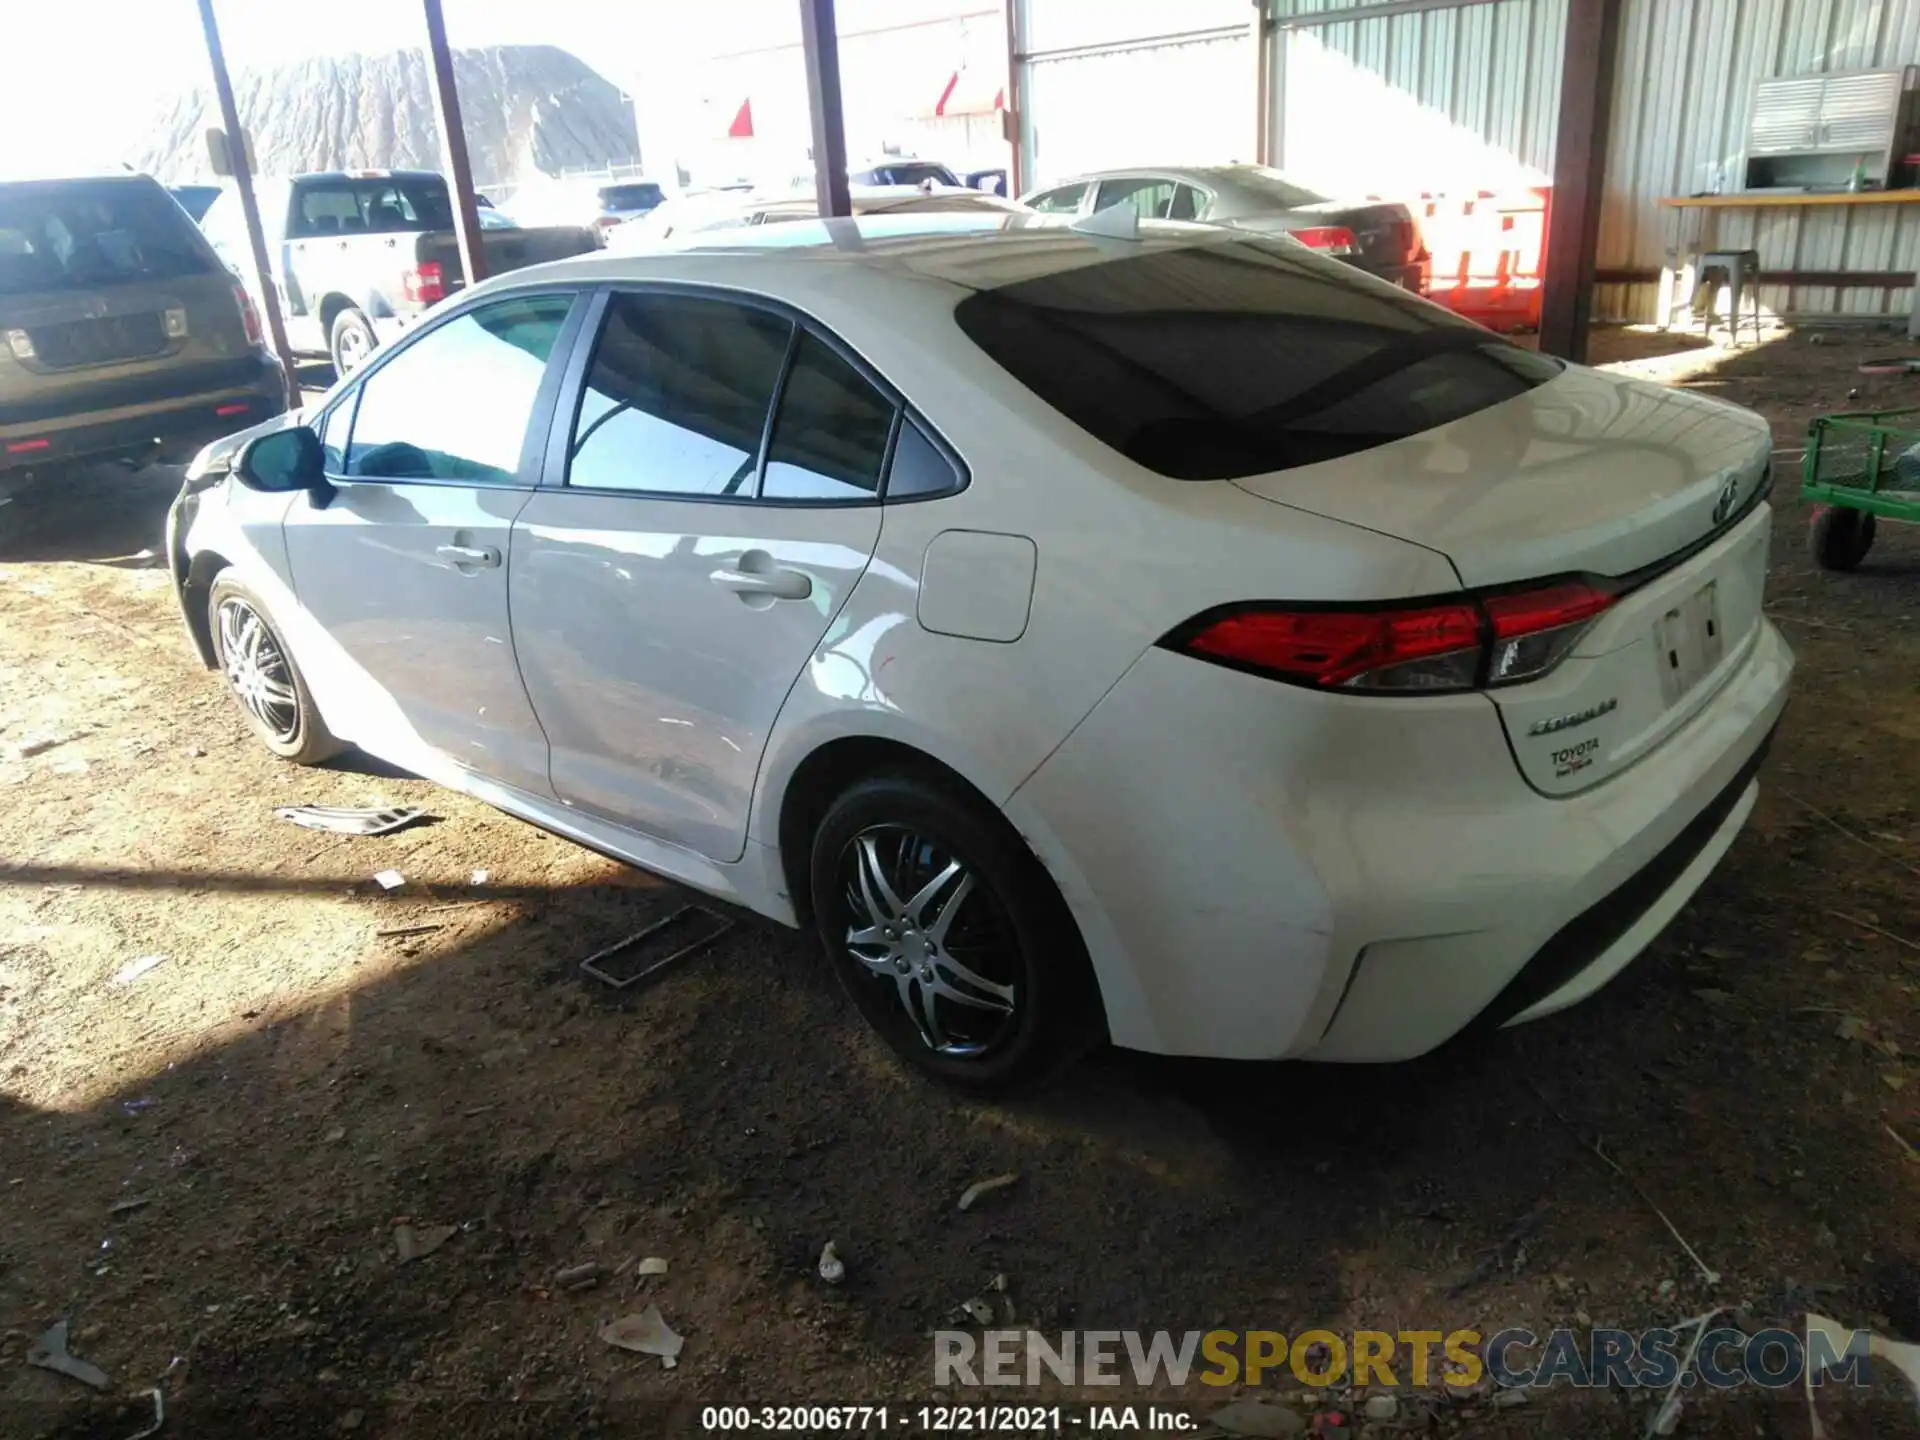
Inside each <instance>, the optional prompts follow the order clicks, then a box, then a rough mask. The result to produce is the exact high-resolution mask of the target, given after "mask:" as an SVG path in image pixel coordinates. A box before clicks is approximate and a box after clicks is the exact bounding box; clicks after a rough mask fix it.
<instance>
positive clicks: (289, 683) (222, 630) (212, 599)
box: [207, 575, 347, 765]
mask: <svg viewBox="0 0 1920 1440" xmlns="http://www.w3.org/2000/svg"><path fill="white" fill-rule="evenodd" d="M207 624H208V626H209V627H210V629H211V633H212V635H213V655H214V660H215V662H216V663H217V664H218V665H219V667H220V671H221V674H222V675H223V677H224V678H225V680H226V682H227V693H228V694H229V695H231V696H232V697H233V700H234V703H235V704H236V705H238V706H239V707H240V713H241V714H242V715H243V716H245V717H246V721H247V725H248V727H249V728H251V729H252V731H253V733H254V734H255V735H257V736H259V737H260V743H261V744H263V745H265V746H266V747H267V749H269V750H271V751H272V752H273V753H274V754H276V755H278V756H279V757H280V758H281V759H282V760H291V761H292V762H293V763H294V764H296V765H318V764H319V763H320V762H321V761H323V760H331V759H332V758H333V757H334V756H336V755H338V754H339V753H340V752H341V751H343V750H345V749H346V748H347V746H346V743H345V742H344V741H342V740H339V739H337V738H336V737H335V736H334V734H333V732H332V731H331V730H329V729H327V722H326V721H325V720H322V719H321V718H320V711H319V709H318V707H316V706H315V705H314V703H313V696H312V694H311V693H310V692H309V691H308V690H307V681H306V677H305V676H303V675H302V674H301V673H300V667H299V666H297V665H295V664H294V663H293V652H292V651H291V650H289V649H288V648H287V643H286V641H285V640H284V639H282V638H281V635H280V632H279V631H278V630H276V629H275V628H274V626H273V622H272V621H270V620H269V619H267V610H266V606H264V605H262V604H261V603H260V600H259V598H258V597H257V596H256V595H254V593H253V592H252V591H251V590H249V589H247V587H246V586H244V585H242V584H241V583H240V582H239V581H238V580H235V579H233V578H232V577H231V576H228V575H220V576H217V577H216V578H215V579H214V582H213V585H212V586H211V587H210V589H209V591H208V594H207Z"/></svg>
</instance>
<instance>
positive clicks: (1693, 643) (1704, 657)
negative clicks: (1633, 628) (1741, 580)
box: [1654, 582, 1726, 706]
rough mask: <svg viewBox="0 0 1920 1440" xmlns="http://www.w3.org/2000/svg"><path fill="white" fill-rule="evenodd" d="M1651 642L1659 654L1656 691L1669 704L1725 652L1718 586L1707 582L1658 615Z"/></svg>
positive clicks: (1697, 682)
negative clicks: (1658, 674) (1658, 676)
mask: <svg viewBox="0 0 1920 1440" xmlns="http://www.w3.org/2000/svg"><path fill="white" fill-rule="evenodd" d="M1654 642H1655V646H1656V649H1657V652H1658V656H1659V666H1660V694H1661V697H1662V698H1663V699H1664V700H1665V701H1666V703H1667V704H1668V705H1669V706H1672V705H1675V704H1677V703H1678V702H1679V701H1680V700H1681V698H1682V697H1683V696H1685V695H1686V694H1687V692H1688V691H1690V690H1692V689H1693V687H1694V686H1696V685H1698V684H1699V683H1700V681H1701V680H1702V679H1703V678H1704V677H1705V676H1706V675H1708V674H1709V673H1710V672H1711V671H1712V670H1713V668H1714V667H1715V666H1716V665H1718V664H1719V663H1720V657H1721V656H1722V655H1724V654H1725V653H1726V629H1725V626H1723V625H1722V624H1721V620H1720V603H1719V587H1718V586H1717V585H1715V584H1714V583H1712V582H1708V583H1707V584H1705V585H1702V586H1701V587H1700V588H1699V589H1698V590H1696V591H1694V592H1693V594H1692V595H1690V596H1689V597H1688V598H1687V599H1686V600H1684V601H1682V602H1681V603H1680V604H1678V605H1676V606H1675V607H1674V608H1673V609H1671V610H1669V611H1667V613H1666V614H1664V615H1662V616H1661V617H1660V621H1659V623H1658V624H1657V625H1656V626H1655V627H1654Z"/></svg>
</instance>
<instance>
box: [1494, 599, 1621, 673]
mask: <svg viewBox="0 0 1920 1440" xmlns="http://www.w3.org/2000/svg"><path fill="white" fill-rule="evenodd" d="M1613 601H1614V597H1613V596H1611V595H1609V594H1607V592H1606V591H1604V590H1596V589H1595V588H1594V587H1593V586H1591V585H1589V584H1587V583H1586V581H1584V580H1570V581H1568V582H1566V583H1565V584H1563V585H1550V586H1548V587H1547V588H1546V589H1544V590H1522V591H1515V592H1510V593H1508V594H1505V595H1489V596H1487V597H1486V599H1484V600H1482V601H1481V602H1480V603H1481V604H1482V605H1484V606H1485V607H1486V611H1487V620H1488V622H1489V623H1490V625H1491V627H1492V629H1493V640H1492V645H1491V649H1490V652H1489V654H1488V658H1487V683H1488V684H1489V685H1511V684H1513V683H1514V682H1516V681H1519V680H1532V679H1534V678H1535V677H1536V676H1540V675H1544V674H1546V673H1547V671H1549V670H1551V669H1552V668H1553V667H1554V666H1556V665H1558V664H1559V663H1560V662H1561V661H1562V660H1564V659H1565V658H1566V655H1567V652H1568V651H1569V650H1571V649H1573V646H1574V642H1576V641H1577V640H1579V638H1580V637H1581V636H1582V635H1584V634H1585V633H1586V630H1587V626H1588V625H1589V624H1591V623H1592V621H1593V617H1594V616H1596V615H1598V614H1599V613H1600V612H1601V611H1602V610H1605V609H1606V608H1607V607H1608V606H1609V605H1611V604H1613Z"/></svg>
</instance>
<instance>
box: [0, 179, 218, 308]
mask: <svg viewBox="0 0 1920 1440" xmlns="http://www.w3.org/2000/svg"><path fill="white" fill-rule="evenodd" d="M212 269H213V259H212V257H211V256H210V255H209V254H208V253H207V252H206V250H205V249H204V248H203V246H202V245H201V244H200V241H199V233H198V232H197V231H196V230H195V229H194V227H193V222H192V221H191V220H189V219H188V218H187V216H186V212H185V211H183V210H181V208H180V207H179V206H178V205H176V204H175V203H174V201H173V197H172V196H170V195H168V194H167V193H166V191H164V190H162V189H161V188H160V187H159V186H158V185H154V184H152V183H150V182H136V181H128V180H101V181H62V182H60V183H58V184H48V185H0V294H4V295H20V294H26V293H29V292H31V291H36V290H78V289H95V288H98V287H101V286H107V285H122V284H134V283H137V282H140V281H145V280H175V279H179V278H180V277H181V276H183V275H203V274H206V273H207V272H208V271H210V270H212Z"/></svg>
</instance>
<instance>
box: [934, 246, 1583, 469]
mask: <svg viewBox="0 0 1920 1440" xmlns="http://www.w3.org/2000/svg"><path fill="white" fill-rule="evenodd" d="M954 318H955V319H956V320H957V321H958V322H959V324H960V328H961V329H962V330H964V331H965V332H966V333H967V335H968V336H970V337H971V338H972V339H973V341H974V342H975V343H976V344H977V345H979V346H980V347H981V349H983V350H985V351H986V352H987V353H988V354H989V355H991V356H992V357H993V358H994V359H995V360H996V361H998V362H999V363H1000V364H1001V365H1002V366H1004V367H1005V368H1006V369H1007V370H1008V371H1010V372H1011V373H1012V374H1013V376H1014V377H1015V378H1016V379H1018V380H1019V381H1020V382H1021V383H1022V384H1024V385H1025V386H1026V387H1027V388H1028V389H1030V390H1032V391H1033V392H1034V393H1035V394H1036V395H1038V396H1039V397H1040V398H1041V399H1042V400H1045V401H1046V402H1047V403H1048V404H1049V405H1051V406H1053V407H1054V408H1055V409H1056V410H1058V411H1059V412H1060V413H1061V414H1063V415H1065V416H1066V417H1067V418H1068V419H1069V420H1071V421H1073V422H1074V423H1075V424H1076V425H1078V426H1080V427H1081V428H1082V429H1083V430H1086V431H1087V432H1088V433H1089V434H1091V435H1093V436H1095V437H1096V438H1098V439H1100V440H1102V441H1104V442H1105V443H1106V444H1108V445H1110V446H1112V447H1113V448H1114V449H1115V450H1118V451H1119V452H1120V453H1121V454H1122V455H1125V456H1126V457H1127V458H1128V459H1130V460H1133V461H1135V462H1137V463H1139V464H1141V465H1144V466H1146V467H1147V468H1149V469H1151V470H1157V471H1159V472H1160V473H1161V474H1162V475H1170V476H1173V477H1174V478H1176V479H1180V480H1230V479H1234V478H1236V477H1239V476H1246V475H1261V474H1265V473H1267V472H1269V471H1273V470H1287V469H1291V468H1293V467H1295V466H1298V465H1311V464H1314V463H1315V462H1317V461H1321V460H1332V459H1335V458H1337V457H1339V456H1341V455H1351V454H1353V453H1355V452H1356V451H1361V450H1369V449H1372V448H1373V447H1374V446H1376V445H1385V444H1387V443H1388V442H1389V441H1393V440H1402V439H1405V438H1406V437H1408V436H1410V435H1417V434H1419V433H1421V432H1422V431H1424V430H1431V429H1433V428H1434V427H1435V426H1437V425H1445V424H1447V423H1448V422H1449V421H1452V420H1458V419H1460V418H1461V417H1462V416H1464V415H1471V414H1473V413H1474V412H1475V411H1477V410H1484V409H1487V408H1488V407H1489V406H1493V405H1498V404H1500V403H1501V402H1502V401H1503V400H1510V399H1512V398H1513V397H1514V396H1516V395H1520V394H1523V393H1525V392H1526V391H1528V390H1531V389H1533V388H1534V387H1535V386H1536V385H1541V384H1544V383H1545V382H1546V381H1548V380H1550V379H1552V378H1553V377H1554V376H1555V375H1557V374H1559V373H1560V365H1559V362H1558V361H1555V360H1550V359H1547V358H1545V357H1544V356H1540V355H1536V354H1534V353H1533V352H1532V351H1530V350H1522V349H1520V348H1519V347H1517V346H1514V345H1510V344H1508V343H1507V342H1506V341H1504V340H1502V339H1500V338H1499V337H1498V336H1496V335H1494V334H1492V333H1490V332H1489V331H1486V330H1482V329H1481V328H1480V327H1479V326H1477V325H1473V324H1470V323H1469V322H1467V321H1465V320H1462V319H1460V318H1459V317H1458V316H1456V315H1453V314H1451V313H1450V312H1448V311H1445V310H1442V309H1440V308H1439V307H1438V306H1436V305H1430V304H1428V303H1426V302H1425V301H1423V300H1419V299H1417V298H1415V297H1414V296H1412V295H1409V294H1408V293H1407V292H1406V291H1404V290H1400V289H1397V288H1395V287H1394V286H1391V285H1388V284H1386V283H1385V282H1383V281H1378V280H1374V279H1372V278H1371V277H1368V276H1363V275H1361V274H1359V273H1358V272H1356V271H1354V270H1352V269H1350V268H1349V267H1347V266H1345V265H1343V264H1341V263H1340V262H1339V261H1336V260H1328V259H1325V258H1322V257H1320V256H1316V255H1312V254H1309V253H1307V252H1305V251H1303V250H1302V249H1301V248H1300V247H1299V246H1297V245H1290V244H1288V243H1287V242H1285V241H1273V240H1243V241H1236V242H1233V243H1229V244H1204V245H1194V246H1188V247H1183V248H1179V249H1162V250H1149V251H1147V252H1145V253H1143V254H1140V255H1135V256H1129V257H1126V258H1123V259H1118V260H1107V261H1102V262H1099V263H1096V264H1092V265H1084V266H1081V267H1080V268H1078V269H1073V270H1062V271H1057V272H1055V273H1053V274H1049V275H1044V276H1041V277H1039V278H1037V279H1032V280H1022V281H1019V282H1017V283H1015V284H1012V285H1007V286H1003V287H1002V288H1000V289H997V290H982V291H979V292H976V293H975V294H972V295H969V296H968V297H967V298H966V299H965V300H962V301H961V302H960V304H959V306H958V307H957V308H956V310H955V316H954Z"/></svg>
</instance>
